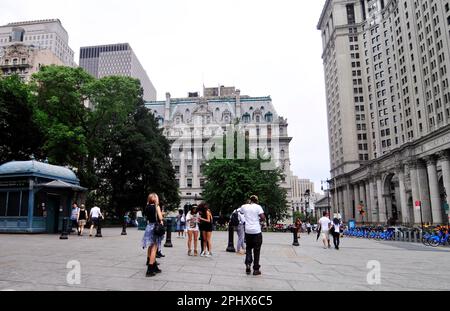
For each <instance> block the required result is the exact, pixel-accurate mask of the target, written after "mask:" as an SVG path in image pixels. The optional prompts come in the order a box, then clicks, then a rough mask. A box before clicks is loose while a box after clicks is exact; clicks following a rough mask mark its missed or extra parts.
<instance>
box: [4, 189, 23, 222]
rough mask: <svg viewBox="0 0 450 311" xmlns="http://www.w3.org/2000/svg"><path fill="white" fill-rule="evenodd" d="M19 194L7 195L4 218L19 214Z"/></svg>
mask: <svg viewBox="0 0 450 311" xmlns="http://www.w3.org/2000/svg"><path fill="white" fill-rule="evenodd" d="M19 213H20V192H10V193H9V194H8V209H7V210H6V216H8V217H17V216H19V215H20V214H19Z"/></svg>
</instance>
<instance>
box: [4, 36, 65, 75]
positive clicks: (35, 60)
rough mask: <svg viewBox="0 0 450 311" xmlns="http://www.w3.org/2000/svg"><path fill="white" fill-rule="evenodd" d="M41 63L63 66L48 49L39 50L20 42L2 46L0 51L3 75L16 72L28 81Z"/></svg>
mask: <svg viewBox="0 0 450 311" xmlns="http://www.w3.org/2000/svg"><path fill="white" fill-rule="evenodd" d="M43 65H61V66H64V64H63V63H62V62H61V60H60V59H59V58H58V57H56V56H55V54H53V53H52V52H51V51H50V50H41V49H39V48H37V47H34V46H30V45H24V44H21V43H17V44H13V45H10V46H7V47H4V48H2V51H1V52H0V71H1V73H2V75H4V76H8V75H13V74H17V75H18V76H19V77H20V78H21V79H22V80H24V81H27V82H28V81H29V79H30V78H31V75H32V74H33V73H35V72H37V71H39V70H40V68H41V66H43Z"/></svg>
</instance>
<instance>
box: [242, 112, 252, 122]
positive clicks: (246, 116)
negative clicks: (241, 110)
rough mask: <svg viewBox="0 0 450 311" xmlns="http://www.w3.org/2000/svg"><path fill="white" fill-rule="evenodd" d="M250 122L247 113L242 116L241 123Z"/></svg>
mask: <svg viewBox="0 0 450 311" xmlns="http://www.w3.org/2000/svg"><path fill="white" fill-rule="evenodd" d="M250 120H251V116H250V114H249V113H248V112H247V113H246V114H244V115H243V116H242V122H244V123H249V122H250Z"/></svg>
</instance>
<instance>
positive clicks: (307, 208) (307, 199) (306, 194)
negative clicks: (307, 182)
mask: <svg viewBox="0 0 450 311" xmlns="http://www.w3.org/2000/svg"><path fill="white" fill-rule="evenodd" d="M310 196H311V190H309V189H307V190H306V191H305V210H306V219H308V218H309V199H310Z"/></svg>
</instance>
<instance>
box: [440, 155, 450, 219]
mask: <svg viewBox="0 0 450 311" xmlns="http://www.w3.org/2000/svg"><path fill="white" fill-rule="evenodd" d="M440 161H441V167H442V179H443V180H444V188H445V193H446V194H447V204H448V205H450V154H449V153H448V152H441V153H440ZM444 221H445V219H444Z"/></svg>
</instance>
